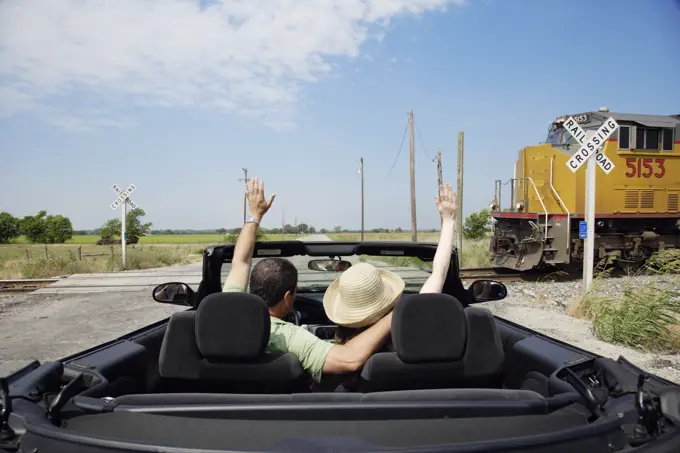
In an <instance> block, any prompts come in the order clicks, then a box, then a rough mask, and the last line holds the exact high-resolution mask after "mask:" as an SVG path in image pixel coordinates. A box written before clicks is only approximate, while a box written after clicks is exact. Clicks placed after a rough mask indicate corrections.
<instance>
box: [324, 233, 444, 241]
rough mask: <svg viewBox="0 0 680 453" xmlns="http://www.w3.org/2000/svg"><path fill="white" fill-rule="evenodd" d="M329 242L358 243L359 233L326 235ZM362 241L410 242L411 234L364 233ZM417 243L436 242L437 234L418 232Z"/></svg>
mask: <svg viewBox="0 0 680 453" xmlns="http://www.w3.org/2000/svg"><path fill="white" fill-rule="evenodd" d="M326 236H328V237H329V238H330V239H331V241H360V240H361V233H327V234H326ZM364 241H408V242H410V241H411V232H410V231H407V232H401V233H364ZM418 241H420V242H437V241H439V233H424V232H418Z"/></svg>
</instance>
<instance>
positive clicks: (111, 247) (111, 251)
mask: <svg viewBox="0 0 680 453" xmlns="http://www.w3.org/2000/svg"><path fill="white" fill-rule="evenodd" d="M111 256H113V246H111Z"/></svg>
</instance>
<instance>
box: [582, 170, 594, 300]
mask: <svg viewBox="0 0 680 453" xmlns="http://www.w3.org/2000/svg"><path fill="white" fill-rule="evenodd" d="M596 165H597V163H596V162H594V161H593V159H588V161H587V162H586V197H585V208H586V212H585V214H586V215H585V220H586V238H585V244H584V250H583V292H584V293H585V292H587V291H588V288H590V285H591V284H592V283H593V265H594V261H595V178H596V174H595V166H596Z"/></svg>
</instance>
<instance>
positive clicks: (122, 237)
mask: <svg viewBox="0 0 680 453" xmlns="http://www.w3.org/2000/svg"><path fill="white" fill-rule="evenodd" d="M121 205H123V209H122V218H121V221H120V225H121V234H120V245H121V246H122V248H123V252H122V254H121V257H122V260H121V267H122V270H125V245H126V243H127V241H126V239H127V237H126V232H125V224H126V223H127V222H126V219H125V217H126V214H127V197H126V198H125V200H123V202H122V203H121Z"/></svg>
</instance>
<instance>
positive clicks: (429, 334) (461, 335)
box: [392, 293, 467, 363]
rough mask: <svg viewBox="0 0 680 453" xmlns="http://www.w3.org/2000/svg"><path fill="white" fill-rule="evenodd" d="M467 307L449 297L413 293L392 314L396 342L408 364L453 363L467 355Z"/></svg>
mask: <svg viewBox="0 0 680 453" xmlns="http://www.w3.org/2000/svg"><path fill="white" fill-rule="evenodd" d="M466 339H467V323H466V321H465V312H464V311H463V305H462V304H461V303H460V302H459V301H458V299H456V298H455V297H453V296H449V295H448V294H438V293H437V294H434V293H426V294H413V295H408V296H405V297H403V298H402V299H401V300H399V301H398V302H397V304H396V305H395V307H394V312H393V313H392V343H393V345H394V349H395V351H396V352H397V355H398V356H399V358H400V359H401V361H402V362H404V363H424V362H452V361H456V360H461V359H462V358H463V355H464V354H465V346H466Z"/></svg>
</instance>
